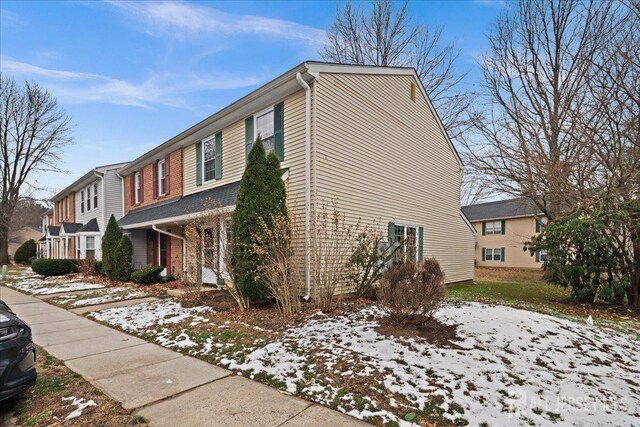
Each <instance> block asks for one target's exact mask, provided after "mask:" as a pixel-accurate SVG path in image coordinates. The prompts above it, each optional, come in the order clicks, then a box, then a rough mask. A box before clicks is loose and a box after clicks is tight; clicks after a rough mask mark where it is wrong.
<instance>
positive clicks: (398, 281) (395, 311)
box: [379, 258, 447, 325]
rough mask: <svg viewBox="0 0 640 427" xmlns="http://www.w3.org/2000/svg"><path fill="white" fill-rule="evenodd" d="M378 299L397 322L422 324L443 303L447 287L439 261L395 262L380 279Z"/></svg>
mask: <svg viewBox="0 0 640 427" xmlns="http://www.w3.org/2000/svg"><path fill="white" fill-rule="evenodd" d="M379 293H380V299H381V300H382V303H383V304H384V305H385V306H387V307H388V308H389V318H390V319H391V321H392V322H394V323H396V324H410V325H422V324H424V323H426V322H428V321H430V320H431V318H432V317H433V315H434V314H435V312H436V311H437V310H438V309H439V308H440V307H441V306H442V305H443V304H444V301H445V298H446V296H447V290H446V287H445V284H444V273H443V272H442V270H441V269H440V265H439V264H438V261H436V260H435V259H434V258H431V259H427V260H425V261H424V263H414V262H405V263H396V264H393V265H392V266H391V267H390V268H389V270H387V272H386V273H385V274H384V276H382V279H381V280H380V289H379Z"/></svg>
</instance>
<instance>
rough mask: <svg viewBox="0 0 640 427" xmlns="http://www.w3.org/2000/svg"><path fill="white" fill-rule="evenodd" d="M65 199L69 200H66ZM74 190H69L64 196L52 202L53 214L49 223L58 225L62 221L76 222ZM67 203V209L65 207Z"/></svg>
mask: <svg viewBox="0 0 640 427" xmlns="http://www.w3.org/2000/svg"><path fill="white" fill-rule="evenodd" d="M67 199H68V200H69V201H68V202H67ZM75 202H76V199H75V192H71V193H69V194H67V195H66V196H64V197H60V198H59V199H58V200H56V201H55V202H53V203H54V205H55V215H54V216H53V222H49V224H50V225H56V226H57V225H60V224H61V223H63V222H76V205H75ZM67 203H68V206H69V209H67Z"/></svg>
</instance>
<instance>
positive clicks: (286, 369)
mask: <svg viewBox="0 0 640 427" xmlns="http://www.w3.org/2000/svg"><path fill="white" fill-rule="evenodd" d="M255 312H257V313H262V315H264V314H265V311H264V310H260V309H258V310H251V313H254V314H249V315H247V316H246V318H249V319H253V320H256V319H258V317H256V315H255ZM237 315H238V313H237V312H236V311H232V312H229V313H222V312H215V311H212V310H211V308H210V307H207V306H196V307H190V308H186V307H183V306H182V305H181V304H180V303H179V302H177V301H171V300H166V301H158V302H154V303H147V304H138V305H135V306H131V307H124V308H115V309H108V310H103V311H101V312H94V313H92V314H91V315H90V316H91V317H93V318H95V319H97V320H100V321H101V322H104V323H106V324H110V325H112V326H115V327H118V328H120V329H123V330H126V331H128V332H131V333H133V334H135V335H138V336H141V337H144V338H146V339H148V340H151V341H154V342H157V343H158V344H160V345H163V346H165V347H168V348H173V349H176V350H178V351H181V352H184V353H186V354H190V355H193V356H196V357H199V358H202V359H204V360H207V361H209V362H211V363H215V364H218V365H220V366H223V367H226V368H229V369H233V370H235V371H236V372H238V373H241V374H242V375H245V376H247V377H249V378H253V379H256V380H259V381H262V382H265V383H267V384H270V385H272V386H274V387H277V388H280V389H282V390H284V391H287V392H289V393H291V394H295V395H298V396H300V397H303V398H306V399H308V400H311V401H314V402H318V403H320V404H323V405H326V406H329V407H332V408H335V409H337V410H339V411H341V412H344V413H346V414H349V415H352V416H354V417H356V418H360V419H364V420H366V421H368V422H371V423H373V424H376V425H408V424H411V423H418V424H422V425H430V424H433V423H435V424H437V425H466V424H468V423H471V424H474V425H477V424H483V423H486V424H487V425H492V424H494V423H495V422H496V420H501V421H500V422H501V423H508V424H513V425H546V424H549V423H552V422H562V423H564V424H567V425H586V424H610V425H631V424H635V423H638V422H640V368H639V366H640V343H638V342H637V341H633V340H629V339H628V337H626V336H623V335H619V334H616V333H613V332H610V331H606V330H603V329H601V328H599V327H596V326H593V327H590V326H588V325H586V324H578V323H575V322H572V321H569V320H566V319H561V318H557V317H552V316H548V315H544V314H540V313H536V312H532V311H524V310H518V309H515V308H510V307H505V306H492V305H486V304H480V303H474V302H452V303H449V304H448V305H447V306H446V307H445V308H443V309H442V310H440V311H439V312H438V313H437V315H436V317H437V320H438V321H439V324H438V325H439V326H437V328H438V329H436V330H435V331H429V328H426V330H425V329H423V330H413V331H412V330H410V329H411V328H405V329H406V330H394V328H393V327H391V328H390V327H389V326H387V325H386V323H385V318H386V313H385V311H384V310H382V309H380V308H378V307H377V306H375V305H363V304H360V305H358V304H346V307H343V310H342V311H338V312H336V313H333V314H330V315H327V314H324V313H320V312H315V311H313V310H308V312H307V317H306V319H303V320H301V321H300V322H298V323H297V324H296V325H294V326H291V327H288V328H282V329H280V330H275V329H274V330H271V329H268V328H265V327H264V325H258V324H253V325H251V324H248V323H245V322H242V321H238V320H231V319H235V318H236V316H237ZM240 318H242V317H240ZM390 334H395V335H390ZM443 334H445V336H446V339H442V337H440V339H437V337H438V336H441V335H443Z"/></svg>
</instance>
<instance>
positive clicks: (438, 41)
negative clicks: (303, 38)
mask: <svg viewBox="0 0 640 427" xmlns="http://www.w3.org/2000/svg"><path fill="white" fill-rule="evenodd" d="M459 55H460V52H459V51H458V50H457V49H456V47H455V45H454V44H453V43H443V41H442V29H441V28H437V29H433V28H429V27H428V26H426V25H421V24H417V23H415V22H414V21H413V20H412V18H411V14H410V10H409V3H408V1H405V2H403V3H402V4H400V5H398V6H396V3H395V2H393V1H391V0H376V1H374V2H373V3H372V4H371V9H370V10H366V11H365V10H363V9H362V8H361V7H360V5H354V4H352V3H351V2H350V1H347V2H346V3H345V4H344V6H343V7H341V8H338V10H337V11H336V15H335V19H334V22H333V24H332V25H331V27H330V28H329V30H328V32H327V41H326V43H325V45H324V47H323V50H322V57H323V58H324V59H325V60H327V61H332V62H337V63H340V64H358V65H380V66H402V67H414V68H415V70H416V72H417V74H418V77H419V78H420V81H421V82H422V84H423V86H424V88H425V91H426V93H427V95H428V96H429V99H430V100H431V101H432V102H433V103H434V105H435V107H436V110H437V111H438V114H439V116H440V118H441V120H442V122H443V125H444V127H445V129H446V130H447V133H448V134H449V137H451V138H452V139H456V138H458V136H459V135H460V134H461V133H462V132H463V131H464V130H466V129H467V128H468V127H469V124H470V122H469V117H468V112H469V109H470V106H471V102H472V98H471V96H470V94H468V93H465V92H464V91H463V90H462V89H461V87H460V86H461V85H460V83H461V80H462V79H463V78H464V74H459V73H458V72H457V70H456V67H455V64H456V61H457V60H458V57H459Z"/></svg>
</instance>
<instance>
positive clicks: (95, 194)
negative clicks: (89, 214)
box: [93, 183, 98, 209]
mask: <svg viewBox="0 0 640 427" xmlns="http://www.w3.org/2000/svg"><path fill="white" fill-rule="evenodd" d="M93 208H94V209H98V184H97V183H95V184H93Z"/></svg>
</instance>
